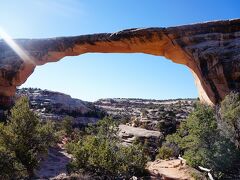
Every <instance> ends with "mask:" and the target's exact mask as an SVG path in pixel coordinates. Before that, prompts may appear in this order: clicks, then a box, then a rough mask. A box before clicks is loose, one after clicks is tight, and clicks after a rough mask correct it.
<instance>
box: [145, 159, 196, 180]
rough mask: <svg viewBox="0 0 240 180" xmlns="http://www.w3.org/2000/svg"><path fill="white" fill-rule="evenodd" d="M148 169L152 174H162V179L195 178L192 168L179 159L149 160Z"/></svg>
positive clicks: (182, 179)
mask: <svg viewBox="0 0 240 180" xmlns="http://www.w3.org/2000/svg"><path fill="white" fill-rule="evenodd" d="M147 169H148V170H149V171H150V173H151V174H152V175H155V176H157V175H160V176H161V177H162V178H161V179H172V180H174V179H177V180H193V179H194V178H193V177H192V176H191V169H190V168H189V167H188V166H186V164H185V163H181V161H180V160H179V159H174V160H156V161H154V162H149V163H148V165H147Z"/></svg>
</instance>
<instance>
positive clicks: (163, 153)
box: [157, 146, 174, 159]
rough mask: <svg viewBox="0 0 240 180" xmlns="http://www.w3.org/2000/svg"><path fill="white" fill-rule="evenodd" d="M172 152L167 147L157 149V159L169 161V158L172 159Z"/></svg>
mask: <svg viewBox="0 0 240 180" xmlns="http://www.w3.org/2000/svg"><path fill="white" fill-rule="evenodd" d="M173 153H174V152H173V150H172V149H171V148H169V147H167V146H162V147H161V148H159V150H158V155H157V158H159V159H169V158H170V157H173V156H174V154H173Z"/></svg>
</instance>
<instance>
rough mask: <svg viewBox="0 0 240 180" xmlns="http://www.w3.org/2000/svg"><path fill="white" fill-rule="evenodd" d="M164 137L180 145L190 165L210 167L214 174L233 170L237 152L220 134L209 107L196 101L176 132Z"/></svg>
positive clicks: (169, 141)
mask: <svg viewBox="0 0 240 180" xmlns="http://www.w3.org/2000/svg"><path fill="white" fill-rule="evenodd" d="M166 139H167V142H168V143H175V144H177V145H178V146H179V147H180V149H181V150H182V151H183V152H184V155H183V157H184V158H185V159H186V160H187V163H188V164H189V165H191V166H193V167H198V166H204V167H207V168H209V169H212V170H213V171H214V173H215V176H219V175H220V174H223V173H228V174H229V173H231V172H232V171H234V170H236V167H237V163H238V162H239V157H240V156H239V151H238V150H237V149H236V147H235V146H234V144H233V143H232V142H231V141H230V140H229V139H227V138H226V137H224V136H222V135H221V133H220V130H219V129H218V127H217V121H216V115H215V111H214V109H213V108H212V107H209V106H207V105H202V104H198V105H197V106H196V108H195V110H194V111H193V112H192V113H191V114H190V116H189V117H188V118H187V120H186V121H185V122H183V123H181V125H180V128H179V129H178V131H177V133H175V134H173V135H169V136H167V138H166Z"/></svg>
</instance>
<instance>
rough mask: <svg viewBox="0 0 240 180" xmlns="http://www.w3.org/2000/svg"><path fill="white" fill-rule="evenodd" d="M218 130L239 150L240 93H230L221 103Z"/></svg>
mask: <svg viewBox="0 0 240 180" xmlns="http://www.w3.org/2000/svg"><path fill="white" fill-rule="evenodd" d="M218 123H219V128H220V129H221V131H222V133H223V135H224V136H225V137H227V138H229V139H231V141H232V142H234V143H235V144H236V146H237V147H238V149H240V93H235V92H231V93H230V94H229V95H227V96H226V97H225V99H224V100H223V101H222V103H221V108H220V117H219V118H218Z"/></svg>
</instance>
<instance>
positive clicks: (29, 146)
mask: <svg viewBox="0 0 240 180" xmlns="http://www.w3.org/2000/svg"><path fill="white" fill-rule="evenodd" d="M54 142H55V136H54V131H53V124H52V123H51V122H46V123H41V122H40V120H39V119H38V117H37V116H36V115H35V114H34V113H33V112H32V111H31V110H30V108H29V104H28V99H27V98H21V99H19V100H18V101H17V102H16V104H15V106H14V107H13V108H12V109H11V115H10V117H9V119H8V121H7V123H6V124H5V125H3V124H1V126H0V147H2V148H3V149H5V151H6V152H3V153H7V155H11V156H12V159H11V160H14V164H20V165H22V166H23V169H22V171H26V172H27V175H28V176H29V177H30V178H31V177H33V176H34V169H35V168H37V167H38V165H39V162H40V157H41V155H43V154H45V153H47V150H48V147H49V146H50V145H52V144H53V143H54ZM11 156H7V157H9V158H10V157H11ZM9 160H10V159H9ZM9 162H10V164H9V165H11V163H12V162H11V161H9ZM0 163H3V164H4V162H3V161H1V162H0ZM3 164H0V166H3ZM11 166H12V165H11ZM10 169H13V168H10ZM12 173H14V169H13V172H12Z"/></svg>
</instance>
